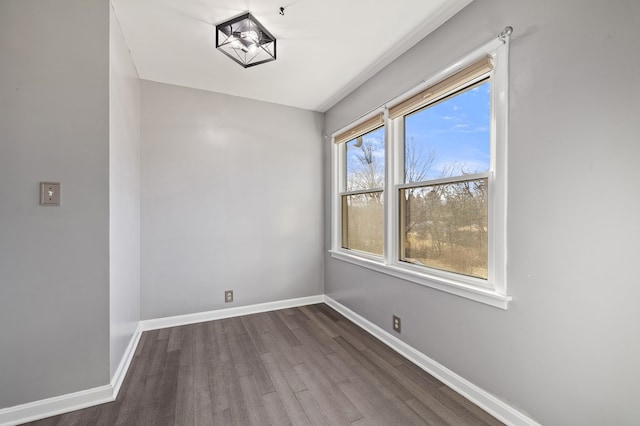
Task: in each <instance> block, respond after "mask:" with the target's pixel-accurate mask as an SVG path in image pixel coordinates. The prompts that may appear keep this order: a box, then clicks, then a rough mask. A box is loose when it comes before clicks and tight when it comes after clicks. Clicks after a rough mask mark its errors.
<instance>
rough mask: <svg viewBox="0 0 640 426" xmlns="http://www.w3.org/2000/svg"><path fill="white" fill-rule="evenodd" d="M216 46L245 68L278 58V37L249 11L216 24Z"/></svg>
mask: <svg viewBox="0 0 640 426" xmlns="http://www.w3.org/2000/svg"><path fill="white" fill-rule="evenodd" d="M216 48H217V49H219V50H220V51H221V52H222V53H224V54H225V55H227V56H228V57H230V58H231V59H233V60H234V61H236V62H237V63H239V64H240V65H242V66H243V67H244V68H249V67H252V66H255V65H259V64H264V63H265V62H270V61H275V60H276V38H275V37H274V36H273V35H271V33H270V32H269V31H267V29H266V28H265V27H264V26H263V25H262V24H261V23H260V22H258V20H257V19H256V18H254V17H253V15H251V14H250V13H248V12H247V13H244V14H242V15H240V16H237V17H235V18H233V19H231V20H229V21H226V22H223V23H221V24H218V25H216Z"/></svg>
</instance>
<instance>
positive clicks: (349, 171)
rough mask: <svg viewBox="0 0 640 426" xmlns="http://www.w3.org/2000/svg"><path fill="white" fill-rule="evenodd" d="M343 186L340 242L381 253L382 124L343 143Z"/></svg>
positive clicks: (382, 209)
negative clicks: (347, 193) (344, 153)
mask: <svg viewBox="0 0 640 426" xmlns="http://www.w3.org/2000/svg"><path fill="white" fill-rule="evenodd" d="M346 160H347V161H346V177H347V182H346V189H347V191H348V192H349V191H364V192H359V193H357V194H350V195H343V196H342V220H343V221H342V246H343V247H344V248H348V249H352V250H358V251H364V252H367V253H372V254H377V255H382V251H383V245H384V204H383V203H384V197H383V192H382V190H383V187H384V128H383V127H381V128H379V129H376V130H373V131H371V132H369V133H366V134H365V135H363V136H360V137H358V138H356V139H353V140H351V141H349V142H347V143H346Z"/></svg>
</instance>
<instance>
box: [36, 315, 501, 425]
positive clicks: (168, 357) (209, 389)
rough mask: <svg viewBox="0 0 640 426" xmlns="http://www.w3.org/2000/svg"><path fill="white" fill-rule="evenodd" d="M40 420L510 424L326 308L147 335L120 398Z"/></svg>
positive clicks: (60, 422) (47, 422) (86, 422)
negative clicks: (494, 416)
mask: <svg viewBox="0 0 640 426" xmlns="http://www.w3.org/2000/svg"><path fill="white" fill-rule="evenodd" d="M29 424H31V425H65V426H66V425H154V426H156V425H174V424H175V425H214V424H216V425H217V424H235V425H268V424H272V425H278V426H279V425H288V424H292V425H309V424H312V425H368V424H371V425H374V424H375V425H419V424H422V425H424V424H428V425H501V424H502V423H500V422H499V421H497V420H496V419H494V418H493V417H491V416H490V415H489V414H487V413H486V412H484V411H483V410H482V409H480V408H478V407H477V406H475V405H474V404H472V403H471V402H469V401H467V400H466V399H464V398H463V397H461V396H460V395H458V394H457V393H456V392H454V391H452V390H451V389H449V388H448V387H447V386H445V385H443V384H442V383H441V382H439V381H438V380H436V379H435V378H433V377H432V376H430V375H429V374H427V373H425V372H424V371H423V370H421V369H420V368H418V367H416V366H415V365H414V364H412V363H411V362H409V361H408V360H406V359H405V358H403V357H401V356H400V355H398V354H396V353H395V352H393V351H392V350H391V349H389V348H388V347H387V346H385V345H384V344H383V343H381V342H379V341H378V340H376V339H375V338H373V337H372V336H371V335H369V334H368V333H366V332H365V331H363V330H362V329H360V328H359V327H358V326H356V325H355V324H353V323H352V322H350V321H349V320H347V319H346V318H345V317H343V316H342V315H340V314H338V313H337V312H336V311H334V310H333V309H331V308H330V307H328V306H327V305H324V304H319V305H311V306H306V307H301V308H294V309H285V310H281V311H276V312H269V313H263V314H255V315H247V316H244V317H238V318H230V319H224V320H219V321H211V322H206V323H201V324H194V325H188V326H182V327H174V328H169V329H163V330H155V331H148V332H145V333H144V334H143V335H142V338H141V340H140V344H139V345H138V349H137V351H136V354H135V357H134V359H133V362H132V364H131V367H130V369H129V372H128V374H127V377H126V379H125V381H124V383H123V385H122V389H121V390H120V394H119V395H118V398H117V400H116V401H115V402H111V403H108V404H103V405H99V406H96V407H91V408H87V409H84V410H79V411H75V412H72V413H68V414H64V415H61V416H56V417H50V418H48V419H44V420H40V421H37V422H33V423H29Z"/></svg>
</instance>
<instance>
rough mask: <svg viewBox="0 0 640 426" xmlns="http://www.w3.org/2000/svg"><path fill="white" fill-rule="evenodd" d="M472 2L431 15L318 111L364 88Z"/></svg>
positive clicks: (454, 1) (455, 1) (458, 1)
mask: <svg viewBox="0 0 640 426" xmlns="http://www.w3.org/2000/svg"><path fill="white" fill-rule="evenodd" d="M472 1H473V0H450V1H448V2H445V3H444V4H443V5H442V7H441V8H439V9H438V10H437V11H435V12H434V13H433V14H431V17H430V19H427V20H426V21H425V22H424V23H423V24H422V25H421V26H420V27H419V28H416V29H415V30H414V31H413V32H412V33H411V34H410V35H408V36H407V37H405V38H404V39H403V40H402V42H401V43H398V44H397V45H396V46H395V47H394V48H393V49H390V50H389V51H388V52H387V53H385V54H384V55H382V56H381V57H380V58H378V59H377V60H376V61H375V62H373V63H372V64H371V65H369V66H368V67H367V68H366V69H365V70H364V71H362V72H361V73H360V74H358V75H357V76H356V77H355V78H353V79H352V80H351V81H349V82H348V83H347V84H346V85H345V86H343V87H342V88H341V89H340V90H338V91H337V92H336V93H335V94H334V95H332V96H331V97H330V98H329V99H327V100H326V101H324V102H323V103H322V104H321V105H319V106H318V108H317V111H320V112H327V111H328V110H329V109H331V108H332V107H333V106H335V105H336V104H337V103H338V102H340V101H341V100H342V99H344V98H345V97H346V96H347V95H348V94H350V93H352V92H353V91H355V90H356V89H357V88H358V87H360V86H362V84H363V83H364V82H365V81H367V80H369V79H370V78H371V77H373V76H374V75H376V74H377V73H378V72H380V71H381V70H382V69H383V68H384V67H386V66H387V65H389V64H390V63H391V62H393V61H395V60H396V59H398V58H399V57H400V56H401V55H402V54H404V53H405V52H406V51H407V50H409V49H411V48H412V47H413V46H415V45H416V44H418V42H419V41H420V40H422V39H423V38H425V37H426V36H428V35H429V34H431V33H432V32H433V31H435V30H436V29H438V28H439V27H440V26H441V25H442V24H444V23H445V22H447V21H448V20H449V19H451V17H452V16H453V15H455V14H456V13H458V12H460V11H461V10H462V9H464V8H465V7H466V6H467V5H469V4H470V3H471V2H472Z"/></svg>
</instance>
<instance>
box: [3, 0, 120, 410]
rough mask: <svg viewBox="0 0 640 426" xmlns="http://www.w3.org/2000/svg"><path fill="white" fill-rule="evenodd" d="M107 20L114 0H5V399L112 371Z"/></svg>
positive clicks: (96, 382)
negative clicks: (51, 188) (43, 190)
mask: <svg viewBox="0 0 640 426" xmlns="http://www.w3.org/2000/svg"><path fill="white" fill-rule="evenodd" d="M108 25H109V2H108V1H107V0H59V1H55V2H53V1H40V0H2V1H0V218H1V220H0V345H1V347H2V349H1V350H0V383H1V385H0V408H3V407H9V406H13V405H16V404H21V403H26V402H30V401H34V400H39V399H43V398H47V397H52V396H56V395H61V394H65V393H69V392H74V391H79V390H83V389H88V388H92V387H95V386H100V385H104V384H106V383H108V381H109V361H108V357H109V164H108V159H109V152H108V149H109V111H108V105H109V90H108V87H109V74H108V73H109V63H108V60H109V26H108ZM46 180H51V181H60V182H62V205H61V206H60V207H43V206H40V205H38V202H39V197H38V190H39V189H38V183H39V181H46Z"/></svg>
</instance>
